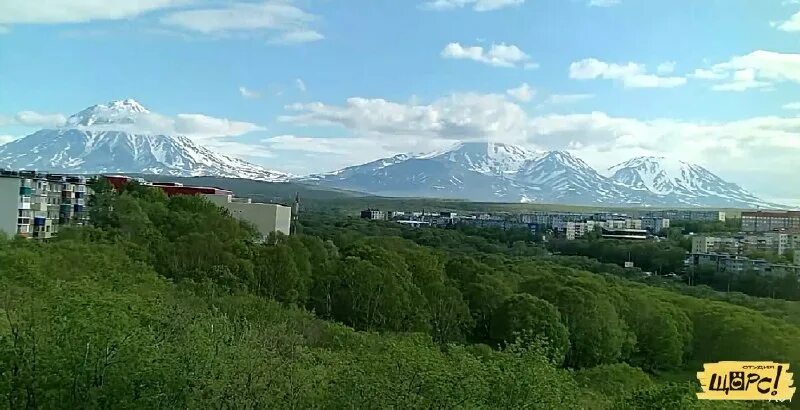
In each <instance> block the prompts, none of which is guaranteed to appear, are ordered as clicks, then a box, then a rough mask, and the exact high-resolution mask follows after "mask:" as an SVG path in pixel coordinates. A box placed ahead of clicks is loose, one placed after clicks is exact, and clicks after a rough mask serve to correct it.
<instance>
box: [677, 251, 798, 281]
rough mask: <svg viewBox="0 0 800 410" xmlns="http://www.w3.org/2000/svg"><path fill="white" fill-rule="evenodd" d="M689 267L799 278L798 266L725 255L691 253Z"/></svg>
mask: <svg viewBox="0 0 800 410" xmlns="http://www.w3.org/2000/svg"><path fill="white" fill-rule="evenodd" d="M688 262H689V265H692V266H704V267H711V268H713V269H714V270H715V271H717V272H728V273H733V274H736V273H743V272H747V271H752V272H756V273H760V274H764V275H779V276H783V275H795V276H798V277H800V264H797V263H796V262H795V264H793V265H788V264H773V263H770V262H768V261H766V260H763V259H751V258H748V257H746V256H740V255H732V254H727V253H692V254H691V255H689V261H688Z"/></svg>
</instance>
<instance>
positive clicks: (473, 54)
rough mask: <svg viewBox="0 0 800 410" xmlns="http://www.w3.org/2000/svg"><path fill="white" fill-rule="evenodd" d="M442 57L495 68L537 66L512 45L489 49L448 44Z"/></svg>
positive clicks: (496, 46) (494, 45)
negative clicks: (471, 61) (470, 61)
mask: <svg viewBox="0 0 800 410" xmlns="http://www.w3.org/2000/svg"><path fill="white" fill-rule="evenodd" d="M441 55H442V57H444V58H450V59H456V60H473V61H477V62H480V63H484V64H488V65H491V66H495V67H519V66H522V67H524V68H526V69H533V68H536V67H538V64H536V63H535V62H533V61H531V57H530V56H529V55H528V54H526V53H525V52H524V51H522V50H520V48H519V47H517V46H515V45H513V44H508V45H507V44H505V43H500V44H492V45H491V47H490V48H489V49H484V48H483V47H482V46H471V47H470V46H466V47H465V46H462V45H461V44H460V43H450V44H448V45H447V46H445V48H444V49H443V50H442V53H441Z"/></svg>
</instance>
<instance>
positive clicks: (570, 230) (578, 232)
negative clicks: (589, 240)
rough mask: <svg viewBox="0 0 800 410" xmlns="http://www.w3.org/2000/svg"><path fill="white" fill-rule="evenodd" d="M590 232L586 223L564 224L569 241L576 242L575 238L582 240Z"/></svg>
mask: <svg viewBox="0 0 800 410" xmlns="http://www.w3.org/2000/svg"><path fill="white" fill-rule="evenodd" d="M586 232H588V225H587V223H586V222H566V223H565V224H564V235H565V236H566V238H567V240H568V241H572V240H575V238H582V237H584V236H585V235H586Z"/></svg>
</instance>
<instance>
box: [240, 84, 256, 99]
mask: <svg viewBox="0 0 800 410" xmlns="http://www.w3.org/2000/svg"><path fill="white" fill-rule="evenodd" d="M239 94H241V95H242V97H244V98H250V99H255V98H261V93H260V92H258V91H254V90H251V89H249V88H247V87H245V86H241V87H239Z"/></svg>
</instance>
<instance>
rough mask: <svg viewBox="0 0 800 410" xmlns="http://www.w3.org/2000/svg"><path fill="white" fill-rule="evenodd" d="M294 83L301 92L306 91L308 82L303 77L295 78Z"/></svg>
mask: <svg viewBox="0 0 800 410" xmlns="http://www.w3.org/2000/svg"><path fill="white" fill-rule="evenodd" d="M294 85H295V86H297V89H298V90H300V91H301V92H306V83H305V82H304V81H303V80H302V79H300V78H297V79H295V80H294Z"/></svg>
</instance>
